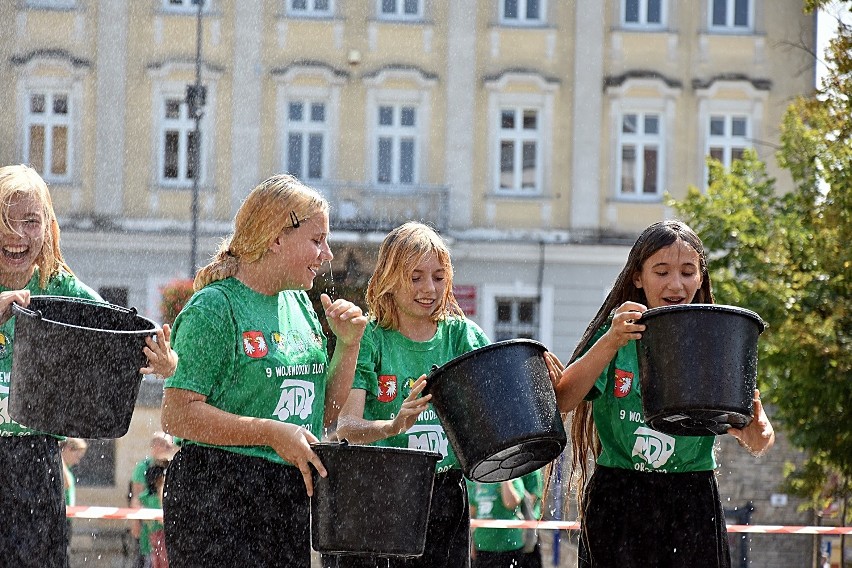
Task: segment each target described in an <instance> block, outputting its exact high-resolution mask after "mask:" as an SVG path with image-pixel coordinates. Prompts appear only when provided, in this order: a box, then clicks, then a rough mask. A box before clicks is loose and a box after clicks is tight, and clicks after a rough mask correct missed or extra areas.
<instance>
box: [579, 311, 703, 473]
mask: <svg viewBox="0 0 852 568" xmlns="http://www.w3.org/2000/svg"><path fill="white" fill-rule="evenodd" d="M607 328H608V325H605V326H603V327H602V328H601V329H600V330H599V331H598V333H597V334H596V335H595V338H594V341H597V340H598V339H599V338H600V337H601V336H602V335H603V334H604V333H605V332H606V329H607ZM586 399H587V400H591V401H592V412H593V416H594V420H595V426H596V427H597V430H598V435H599V436H600V440H601V446H602V451H601V454H600V456H598V461H597V463H598V464H600V465H603V466H607V467H615V468H622V469H633V470H636V471H655V472H663V473H676V472H679V473H683V472H689V471H707V470H712V469H714V468H715V467H716V460H715V457H714V456H713V443H714V441H715V436H673V435H670V434H664V433H662V432H658V431H657V430H653V429H652V428H651V427H650V426H648V425H647V424H645V422H644V420H643V417H642V395H641V392H640V389H639V359H638V355H637V347H636V342H635V341H630V342H629V343H628V344H627V345H625V346H624V347H622V348H621V349H619V350H618V353H617V354H616V356H615V359H614V361H613V363H611V364H610V365H609V366H608V367H607V368H606V369H605V370H604V372H603V373H601V376H600V377H598V380H597V381H596V382H595V385H594V387H592V390H591V391H590V392H589V394H588V395H587V397H586Z"/></svg>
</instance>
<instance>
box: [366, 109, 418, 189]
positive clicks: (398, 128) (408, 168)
mask: <svg viewBox="0 0 852 568" xmlns="http://www.w3.org/2000/svg"><path fill="white" fill-rule="evenodd" d="M376 110H377V113H376V114H377V116H376V148H375V149H376V182H378V183H379V184H400V185H406V184H414V183H417V179H418V175H417V152H418V142H417V140H418V124H417V120H418V118H417V110H418V109H417V106H416V105H414V104H406V103H402V104H391V103H380V104H378V106H377V109H376Z"/></svg>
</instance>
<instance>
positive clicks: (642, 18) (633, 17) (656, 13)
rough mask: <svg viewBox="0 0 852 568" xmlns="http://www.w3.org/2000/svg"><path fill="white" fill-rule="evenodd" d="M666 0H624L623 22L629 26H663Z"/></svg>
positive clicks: (622, 9)
mask: <svg viewBox="0 0 852 568" xmlns="http://www.w3.org/2000/svg"><path fill="white" fill-rule="evenodd" d="M665 1H666V0H622V2H621V4H622V7H621V23H622V25H623V26H624V27H627V28H654V29H656V28H661V27H663V25H665V23H666V20H665V13H664V11H665Z"/></svg>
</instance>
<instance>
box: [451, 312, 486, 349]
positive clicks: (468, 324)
mask: <svg viewBox="0 0 852 568" xmlns="http://www.w3.org/2000/svg"><path fill="white" fill-rule="evenodd" d="M460 323H461V324H462V325H463V326H464V331H465V332H464V334H460V335H461V339H462V345H461V346H460V349H458V351H457V352H458V353H459V354H463V353H467V352H468V351H473V350H474V349H478V348H480V347H485V346H486V345H489V344H490V343H491V341H490V340H489V339H488V336H487V335H485V332H484V331H482V328H480V327H479V326H478V325H477V324H476V322H474V321H472V320H469V319H464V320H461V322H460Z"/></svg>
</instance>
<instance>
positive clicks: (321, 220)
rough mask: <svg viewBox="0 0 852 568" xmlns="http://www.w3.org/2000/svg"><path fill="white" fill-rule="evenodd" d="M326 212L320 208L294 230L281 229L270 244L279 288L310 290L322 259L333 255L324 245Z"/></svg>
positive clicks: (326, 230) (326, 243)
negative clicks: (275, 262) (276, 260)
mask: <svg viewBox="0 0 852 568" xmlns="http://www.w3.org/2000/svg"><path fill="white" fill-rule="evenodd" d="M328 231H329V229H328V213H326V212H324V211H321V212H319V213H316V214H315V215H313V216H312V217H311V218H309V219H307V220H306V221H302V222H301V223H300V224H299V227H298V228H296V229H291V230H286V231H282V232H281V234H280V235H279V236H278V238H276V239H275V241H274V242H273V245H272V246H271V247H270V253H272V254H275V255H276V256H277V258H278V263H277V268H280V273H279V274H280V278H281V280H282V283H281V286H280V288H279V289H280V290H310V289H311V288H312V287H313V285H314V278H316V275H317V273H318V272H319V270H320V268H321V267H322V263H323V262H330V261H331V259H333V258H334V255H333V254H331V248H329V246H328Z"/></svg>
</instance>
